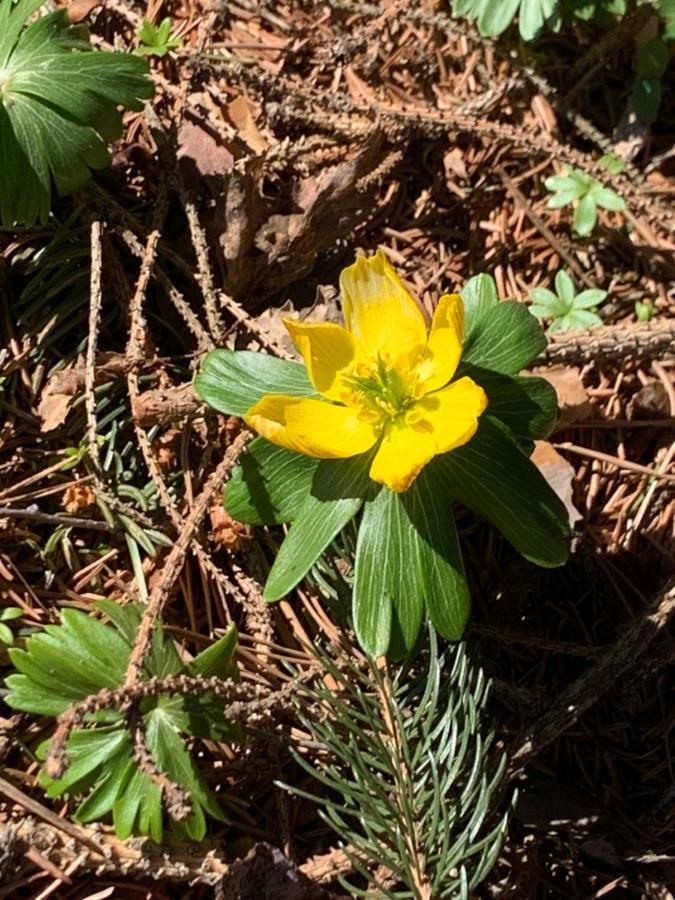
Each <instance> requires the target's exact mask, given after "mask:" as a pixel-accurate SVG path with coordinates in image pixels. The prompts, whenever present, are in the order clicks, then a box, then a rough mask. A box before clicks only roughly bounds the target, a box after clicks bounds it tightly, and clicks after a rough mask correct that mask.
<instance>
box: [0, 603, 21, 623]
mask: <svg viewBox="0 0 675 900" xmlns="http://www.w3.org/2000/svg"><path fill="white" fill-rule="evenodd" d="M22 615H23V610H22V609H19V607H18V606H6V607H5V608H4V609H3V610H2V611H1V612H0V622H11V621H13V620H14V619H20V618H21V616H22Z"/></svg>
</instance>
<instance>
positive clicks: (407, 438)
mask: <svg viewBox="0 0 675 900" xmlns="http://www.w3.org/2000/svg"><path fill="white" fill-rule="evenodd" d="M486 406H487V397H486V396H485V392H484V391H483V389H482V388H481V387H479V385H477V384H476V383H475V382H474V381H472V380H471V379H470V378H460V380H459V381H456V382H454V384H451V385H449V386H448V387H446V388H443V390H440V391H436V392H435V393H433V394H427V395H426V396H425V397H423V398H422V399H421V400H419V401H418V402H417V403H416V404H415V406H414V407H413V408H412V409H411V410H410V411H409V412H408V413H407V414H406V415H405V416H401V417H399V418H398V419H395V420H393V421H392V422H391V423H390V424H389V426H388V428H387V430H386V431H385V434H384V437H383V439H382V443H381V444H380V447H379V449H378V451H377V453H376V455H375V458H374V460H373V463H372V465H371V469H370V477H371V478H372V479H373V481H378V482H380V483H381V484H386V485H387V487H389V488H391V490H392V491H405V490H407V489H408V488H409V487H410V485H411V484H412V483H413V481H414V480H415V478H416V477H417V475H418V474H419V473H420V471H421V470H422V468H423V467H424V466H425V465H426V464H427V463H428V462H429V461H430V460H431V459H433V457H434V456H436V455H437V454H439V453H447V451H448V450H452V449H454V448H455V447H460V446H461V445H462V444H465V443H466V442H467V441H469V440H471V438H472V437H473V435H474V434H475V432H476V429H477V427H478V418H479V416H480V415H481V413H482V412H483V411H484V409H485V408H486Z"/></svg>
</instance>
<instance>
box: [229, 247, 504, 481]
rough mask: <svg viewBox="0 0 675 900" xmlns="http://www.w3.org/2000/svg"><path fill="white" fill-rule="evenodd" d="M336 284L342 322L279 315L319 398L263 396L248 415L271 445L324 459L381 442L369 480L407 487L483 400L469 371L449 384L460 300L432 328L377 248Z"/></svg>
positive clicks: (465, 435) (457, 442) (458, 441)
mask: <svg viewBox="0 0 675 900" xmlns="http://www.w3.org/2000/svg"><path fill="white" fill-rule="evenodd" d="M340 287H341V289H342V303H343V311H344V316H345V322H346V325H347V327H346V328H343V327H342V326H341V325H334V324H331V323H326V324H316V323H309V322H299V321H297V320H295V319H285V320H284V325H285V326H286V328H287V329H288V331H289V332H290V334H291V337H292V338H293V341H294V342H295V345H296V347H297V348H298V350H299V352H300V353H301V354H302V356H303V357H304V360H305V363H306V364H307V372H308V375H309V378H310V380H311V382H312V384H313V385H314V387H315V388H316V390H317V391H318V393H319V394H321V398H318V397H317V398H313V397H291V396H287V395H284V394H269V395H266V396H264V397H262V398H261V399H260V400H259V401H258V402H257V403H256V404H255V405H254V406H252V407H251V409H249V411H248V413H247V414H246V416H245V420H246V422H247V424H248V425H249V426H250V427H251V428H253V429H255V430H256V431H257V432H258V433H259V434H261V435H262V436H263V437H265V438H267V440H269V441H272V443H274V444H278V445H279V446H281V447H287V448H288V449H289V450H295V451H297V452H299V453H304V454H306V455H307V456H314V457H319V458H323V459H326V458H342V457H349V456H355V455H357V454H359V453H365V452H366V451H368V450H370V449H371V448H373V447H374V446H375V445H376V444H377V450H376V451H375V454H374V457H373V461H372V463H371V467H370V477H371V478H372V479H373V480H374V481H377V482H380V483H381V484H385V485H387V487H389V488H391V490H392V491H405V490H407V489H408V488H409V487H410V485H411V484H412V482H413V481H414V479H415V478H416V476H417V475H418V474H419V472H420V471H421V470H422V468H423V467H424V466H425V465H426V464H427V463H428V462H429V461H430V460H431V459H433V457H434V456H436V455H437V454H438V453H447V451H448V450H452V449H454V448H455V447H459V446H461V445H462V444H465V443H466V442H467V441H469V440H470V439H471V438H472V437H473V435H474V433H475V431H476V428H477V427H478V417H479V416H480V414H481V413H482V412H483V410H484V409H485V407H486V406H487V397H486V396H485V393H484V391H483V389H482V388H481V387H479V386H478V385H477V384H476V383H475V382H473V381H472V380H471V379H470V378H467V377H464V378H460V379H458V380H457V381H454V382H452V383H450V381H451V379H452V377H453V376H454V374H455V371H456V369H457V366H458V364H459V359H460V356H461V353H462V339H463V335H464V306H463V304H462V300H461V297H460V296H459V294H444V295H443V296H442V297H441V299H440V300H439V303H438V306H437V307H436V311H435V312H434V316H433V321H432V323H431V328H430V329H428V328H427V323H426V321H425V318H424V315H423V314H422V311H421V310H420V308H419V306H418V305H417V303H416V302H415V300H414V299H413V298H412V297H411V295H410V294H409V293H408V291H407V290H406V288H405V287H404V286H403V283H402V282H401V280H400V278H399V277H398V275H397V274H396V272H395V271H394V270H393V268H392V267H391V265H390V264H389V262H388V261H387V259H386V258H385V256H384V254H383V253H382V252H381V251H379V252H378V253H377V254H376V255H375V256H373V257H371V258H370V259H364V258H361V259H358V260H357V261H356V262H355V263H354V265H352V266H349V267H348V268H347V269H345V270H344V271H343V272H342V274H341V276H340Z"/></svg>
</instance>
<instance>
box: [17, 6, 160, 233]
mask: <svg viewBox="0 0 675 900" xmlns="http://www.w3.org/2000/svg"><path fill="white" fill-rule="evenodd" d="M42 5H43V0H19V2H18V3H13V2H12V0H0V220H1V221H2V223H3V224H4V225H5V226H11V225H14V224H20V225H34V224H35V222H36V221H40V222H43V223H44V222H45V221H46V220H47V216H48V215H49V210H50V207H51V197H52V182H53V184H54V185H55V186H56V190H57V191H58V193H59V194H62V195H63V194H69V193H71V192H72V191H75V190H77V189H78V188H80V187H82V185H83V184H85V182H86V181H87V180H88V179H89V178H90V176H91V169H100V168H103V167H104V166H106V165H107V164H108V162H109V158H110V157H109V154H108V150H107V146H106V145H107V144H109V143H110V142H111V141H114V140H116V139H117V138H118V137H120V135H121V133H122V118H121V116H120V113H119V111H118V107H119V106H124V107H126V108H127V109H136V110H138V109H142V101H143V100H144V99H148V98H149V97H151V96H152V94H153V92H154V88H153V85H152V82H151V81H150V80H149V78H148V77H147V74H148V66H147V63H146V62H145V61H144V60H142V59H139V58H138V57H137V56H132V55H130V54H126V53H108V52H103V51H94V50H93V49H92V47H91V45H90V43H89V36H88V32H87V29H86V28H84V27H83V26H81V25H72V24H71V23H70V21H69V19H68V16H67V13H66V12H65V10H58V11H56V12H53V13H50V14H49V15H46V16H43V17H42V18H38V19H37V20H36V21H34V22H32V23H30V24H28V19H29V17H30V16H31V15H32V14H33V13H34V12H35V11H36V10H38V9H39V7H40V6H42Z"/></svg>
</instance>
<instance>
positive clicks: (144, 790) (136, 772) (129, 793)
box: [112, 759, 162, 841]
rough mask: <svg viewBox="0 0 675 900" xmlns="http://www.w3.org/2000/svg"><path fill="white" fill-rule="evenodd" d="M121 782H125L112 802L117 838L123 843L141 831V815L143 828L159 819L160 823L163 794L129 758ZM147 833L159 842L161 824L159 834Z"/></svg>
mask: <svg viewBox="0 0 675 900" xmlns="http://www.w3.org/2000/svg"><path fill="white" fill-rule="evenodd" d="M121 780H123V781H124V782H125V783H124V786H123V788H122V790H121V791H119V792H118V794H117V797H116V798H115V800H114V802H113V808H112V813H113V822H114V824H115V833H116V835H117V837H119V838H120V839H121V840H126V839H127V838H128V837H130V836H131V835H132V834H133V833H134V832H136V833H139V832H141V831H142V829H141V824H140V821H139V819H140V818H141V815H142V817H143V818H144V819H145V820H146V826H147V824H148V823H149V822H156V821H157V819H158V818H159V821H160V823H161V813H162V805H161V804H162V794H161V791H160V789H159V787H158V786H157V785H156V784H153V783H152V782H151V781H150V779H149V778H148V776H147V775H146V774H145V773H144V772H141V771H140V769H137V768H136V767H135V765H134V762H133V760H132V759H129V761H128V763H127V766H126V770H125V771H124V773H123V775H122V777H121ZM153 813H154V814H153ZM148 830H150V835H151V837H152V838H153V840H155V841H157V840H159V841H161V839H162V835H161V825H160V829H159V835H157V834H156V833H153V831H152V830H151V829H148Z"/></svg>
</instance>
